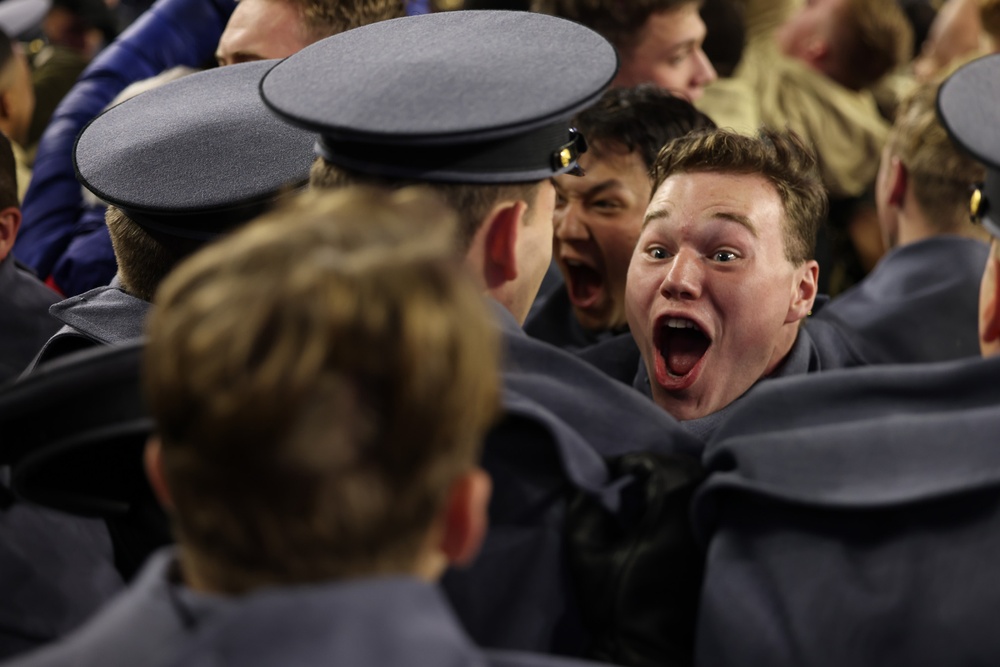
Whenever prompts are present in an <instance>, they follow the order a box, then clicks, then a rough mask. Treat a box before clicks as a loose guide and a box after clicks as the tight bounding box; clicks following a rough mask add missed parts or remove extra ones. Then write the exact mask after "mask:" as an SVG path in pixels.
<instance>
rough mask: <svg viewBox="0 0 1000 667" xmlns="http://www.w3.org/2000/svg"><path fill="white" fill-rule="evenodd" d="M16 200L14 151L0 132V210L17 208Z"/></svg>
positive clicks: (17, 202)
mask: <svg viewBox="0 0 1000 667" xmlns="http://www.w3.org/2000/svg"><path fill="white" fill-rule="evenodd" d="M18 205H20V202H19V201H18V199H17V164H16V163H15V162H14V150H13V149H12V148H11V146H10V139H8V138H7V137H6V135H4V134H3V133H2V132H0V209H2V208H7V207H9V206H18Z"/></svg>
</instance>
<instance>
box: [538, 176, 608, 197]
mask: <svg viewBox="0 0 1000 667" xmlns="http://www.w3.org/2000/svg"><path fill="white" fill-rule="evenodd" d="M552 184H553V185H555V186H556V190H558V191H559V192H563V191H564V190H563V188H560V187H559V185H558V184H557V183H556V181H555V179H552ZM616 187H621V181H619V180H618V179H617V178H609V179H608V180H606V181H602V182H601V183H598V184H597V185H594V186H593V187H590V188H587V190H585V191H584V192H583V195H582V197H583V199H590V198H591V197H593V196H595V195H598V194H600V193H601V192H603V191H605V190H610V189H611V188H616Z"/></svg>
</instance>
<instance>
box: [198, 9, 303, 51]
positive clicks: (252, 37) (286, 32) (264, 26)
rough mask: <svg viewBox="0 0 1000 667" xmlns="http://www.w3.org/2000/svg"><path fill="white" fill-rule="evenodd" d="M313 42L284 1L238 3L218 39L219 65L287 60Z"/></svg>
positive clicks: (296, 14) (298, 13)
mask: <svg viewBox="0 0 1000 667" xmlns="http://www.w3.org/2000/svg"><path fill="white" fill-rule="evenodd" d="M313 41H315V40H313V39H311V38H310V36H309V35H308V34H307V31H306V29H305V26H304V25H303V23H302V17H301V15H300V12H299V9H298V8H297V7H296V6H295V5H294V4H292V3H291V2H285V1H284V0H240V2H239V4H237V5H236V9H235V10H233V14H232V16H230V17H229V22H228V23H227V24H226V29H225V31H223V33H222V37H220V38H219V45H218V47H217V48H216V50H215V59H216V60H217V61H218V63H219V65H223V66H225V65H235V64H236V63H245V62H252V61H256V60H269V59H272V58H287V57H288V56H290V55H292V54H293V53H297V52H298V51H301V50H302V49H304V48H305V47H307V46H309V45H310V44H311V43H312V42H313Z"/></svg>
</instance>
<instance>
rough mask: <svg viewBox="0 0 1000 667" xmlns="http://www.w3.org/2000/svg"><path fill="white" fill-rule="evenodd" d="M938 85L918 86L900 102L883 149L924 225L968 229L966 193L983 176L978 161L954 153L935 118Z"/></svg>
mask: <svg viewBox="0 0 1000 667" xmlns="http://www.w3.org/2000/svg"><path fill="white" fill-rule="evenodd" d="M938 88H939V85H938V84H936V83H928V84H923V85H921V86H920V87H919V88H917V89H916V90H914V91H913V93H912V94H911V95H910V97H908V98H907V99H906V100H905V101H904V102H903V103H902V105H901V107H900V109H899V112H898V114H897V115H896V122H895V124H894V125H893V127H892V131H891V132H890V134H889V140H888V152H889V154H890V155H892V156H893V157H896V158H898V159H899V160H900V162H902V164H903V166H904V167H906V171H907V177H908V179H909V184H910V188H911V190H912V192H913V194H914V197H916V201H917V204H918V205H919V206H920V208H921V209H922V210H923V212H924V214H925V218H926V220H927V223H928V224H929V225H931V226H932V227H933V228H934V229H936V230H937V232H938V233H942V234H944V233H955V232H959V231H963V230H968V229H971V228H972V224H971V222H970V220H969V192H970V191H971V189H972V188H973V187H974V186H975V185H976V184H977V183H979V182H981V181H982V180H983V179H984V178H985V175H986V170H985V168H984V167H983V165H982V164H980V163H979V162H977V161H976V160H974V159H973V158H972V157H971V156H969V155H968V154H967V153H965V152H962V151H960V150H959V149H958V148H956V146H955V145H954V143H953V142H952V140H951V138H950V137H949V136H948V133H947V131H945V129H944V127H943V126H942V125H941V123H940V121H939V120H938V116H937V108H936V100H937V94H938Z"/></svg>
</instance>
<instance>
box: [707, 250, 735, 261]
mask: <svg viewBox="0 0 1000 667" xmlns="http://www.w3.org/2000/svg"><path fill="white" fill-rule="evenodd" d="M737 257H738V256H737V254H736V253H735V252H732V251H730V250H718V251H716V253H715V254H714V255H712V259H713V260H714V261H716V262H723V263H725V262H732V261H733V260H735V259H737Z"/></svg>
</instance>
